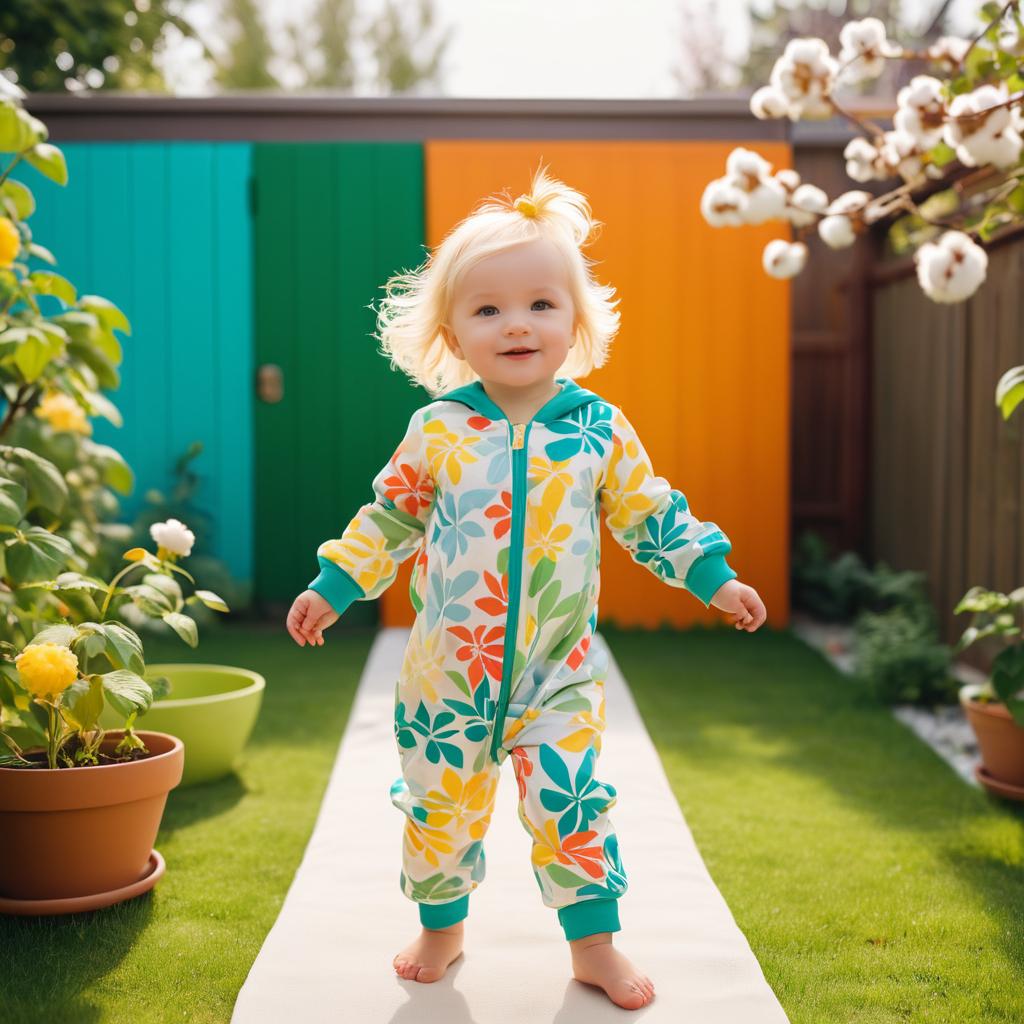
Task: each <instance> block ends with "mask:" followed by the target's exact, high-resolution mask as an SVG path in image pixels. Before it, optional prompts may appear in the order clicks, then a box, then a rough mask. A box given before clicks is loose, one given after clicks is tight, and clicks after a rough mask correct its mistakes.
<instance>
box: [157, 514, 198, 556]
mask: <svg viewBox="0 0 1024 1024" xmlns="http://www.w3.org/2000/svg"><path fill="white" fill-rule="evenodd" d="M149 535H150V536H151V537H152V538H153V540H155V541H156V542H157V544H159V545H160V547H162V548H163V549H164V550H165V551H169V552H171V553H172V554H175V555H180V556H181V557H183V558H184V557H187V556H188V555H189V554H190V553H191V552H192V545H193V544H194V543H195V540H196V535H195V534H194V533H193V532H192V531H191V530H190V529H189V528H188V527H187V526H186V525H185V524H184V523H183V522H181V520H180V519H168V520H167V521H166V522H164V523H153V525H152V526H151V527H150V528H149Z"/></svg>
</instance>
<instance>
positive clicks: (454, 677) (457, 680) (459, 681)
mask: <svg viewBox="0 0 1024 1024" xmlns="http://www.w3.org/2000/svg"><path fill="white" fill-rule="evenodd" d="M445 675H446V676H447V677H448V678H449V679H450V680H451V681H452V682H453V683H454V684H455V685H456V686H457V687H458V688H459V689H460V690H461V691H462V692H463V693H464V694H465V695H466V696H467V697H468V698H469V699H470V700H472V699H473V690H472V688H471V687H470V685H469V683H468V682H467V681H466V677H465V676H464V675H463V674H462V673H461V672H455V671H454V670H452V669H448V670H447V671H446V672H445Z"/></svg>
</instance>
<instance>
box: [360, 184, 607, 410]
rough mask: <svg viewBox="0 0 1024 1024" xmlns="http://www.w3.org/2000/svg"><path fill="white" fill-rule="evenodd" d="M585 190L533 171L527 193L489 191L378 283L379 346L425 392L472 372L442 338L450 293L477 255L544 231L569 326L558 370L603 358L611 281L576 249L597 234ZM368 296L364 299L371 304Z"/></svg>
mask: <svg viewBox="0 0 1024 1024" xmlns="http://www.w3.org/2000/svg"><path fill="white" fill-rule="evenodd" d="M601 226H602V225H601V222H600V221H597V220H594V218H593V216H592V214H591V209H590V203H589V202H588V201H587V198H586V197H585V196H584V195H583V194H582V193H580V192H577V191H576V190H575V189H573V188H570V187H569V186H568V185H566V184H564V183H563V182H561V181H558V180H557V179H555V178H552V177H550V176H549V175H548V174H547V167H546V166H545V167H540V168H538V170H537V171H536V172H535V173H534V176H533V182H532V184H531V188H530V192H529V194H528V195H522V196H518V197H517V198H515V199H513V198H512V196H511V194H510V193H509V192H508V190H507V189H506V190H504V191H503V192H501V193H499V194H497V195H493V196H489V197H488V198H487V199H484V200H482V201H481V202H480V203H478V204H477V206H476V208H475V209H474V210H473V212H472V213H470V215H469V216H468V217H466V218H465V219H464V220H462V221H460V222H459V223H458V224H456V225H455V227H453V228H452V229H451V230H450V231H449V232H448V234H447V235H446V236H445V237H444V239H443V241H442V242H441V244H440V245H438V246H437V247H436V248H435V249H434V251H433V252H432V253H430V254H429V255H428V257H427V259H426V261H425V262H424V263H423V264H421V265H420V266H419V267H417V268H416V269H415V270H412V271H403V272H402V273H399V274H395V275H393V276H392V277H391V278H390V279H389V280H388V282H387V284H385V285H384V291H385V297H384V298H383V299H382V300H381V303H380V308H379V309H378V310H376V311H375V312H376V314H377V332H376V334H375V335H374V336H375V337H376V338H377V339H378V340H379V342H380V351H381V353H382V354H383V355H385V356H388V357H389V358H390V360H391V365H392V367H393V368H395V369H398V370H401V371H402V372H403V373H405V374H407V375H408V376H409V377H410V378H411V379H412V380H413V382H414V383H416V384H419V385H420V386H421V387H423V388H425V389H426V390H427V391H428V392H429V394H430V395H431V397H432V398H437V397H438V396H439V395H441V394H444V392H446V391H450V390H452V389H453V388H457V387H460V386H461V385H463V384H470V383H472V382H473V381H474V380H476V379H477V375H476V374H475V373H474V372H473V370H472V369H471V367H470V366H469V364H468V363H467V362H466V361H465V360H462V359H459V358H458V357H457V356H455V354H454V353H453V352H452V351H451V350H450V349H449V348H448V346H447V345H446V344H445V341H444V337H443V335H442V333H441V325H442V324H447V323H449V320H448V317H449V315H450V310H451V304H452V298H453V296H454V294H455V290H456V287H457V285H458V282H459V280H460V279H461V278H462V276H463V275H464V274H465V273H466V271H467V270H469V268H470V267H472V266H473V265H474V264H476V263H478V262H479V261H480V260H482V259H485V258H486V257H488V256H492V255H494V254H496V253H499V252H503V251H504V250H506V249H509V248H511V247H512V246H515V245H520V244H522V243H523V242H528V241H532V240H533V239H536V238H547V239H549V240H550V241H552V242H553V243H554V244H555V245H556V246H557V247H558V249H559V251H560V252H561V253H562V255H563V257H564V259H565V263H566V269H567V272H568V279H569V291H570V294H571V295H572V301H573V306H574V309H575V315H576V321H577V328H576V337H575V344H574V345H573V346H572V348H570V349H569V354H568V356H567V357H566V360H565V362H564V363H563V364H562V366H561V367H560V368H559V370H558V374H557V375H558V376H560V377H573V378H575V377H584V376H586V375H587V374H588V373H589V372H590V371H591V370H593V369H596V368H597V367H600V366H603V365H604V364H605V362H606V361H607V359H608V354H609V353H608V350H609V347H610V345H611V342H612V339H613V338H614V337H615V335H616V333H617V332H618V328H619V312H618V310H617V309H615V306H617V305H618V302H619V300H618V299H614V300H613V298H612V297H613V296H614V294H615V289H614V288H612V287H610V286H607V285H600V284H598V283H597V282H596V281H595V280H594V277H593V273H592V268H593V265H594V263H593V261H592V260H590V259H589V258H588V257H587V256H585V255H584V254H583V252H582V249H583V247H584V246H586V245H588V244H589V243H590V242H591V241H593V240H594V239H595V238H596V237H597V236H598V234H599V229H600V227H601ZM370 308H373V307H372V304H371V307H370Z"/></svg>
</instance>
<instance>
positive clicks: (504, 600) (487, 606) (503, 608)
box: [473, 569, 508, 619]
mask: <svg viewBox="0 0 1024 1024" xmlns="http://www.w3.org/2000/svg"><path fill="white" fill-rule="evenodd" d="M484 582H485V583H486V584H487V589H488V590H489V591H490V592H491V593H492V594H493V595H494V596H493V597H480V598H477V600H476V601H474V602H473V603H474V604H475V605H476V606H477V608H479V609H480V610H481V611H484V612H487V614H488V615H497V616H499V617H500V618H502V619H504V617H505V615H506V613H507V612H508V574H507V573H503V574H502V575H501V576H500V577H498V576H496V575H495V574H494V573H493V572H488V571H487V570H486V569H484Z"/></svg>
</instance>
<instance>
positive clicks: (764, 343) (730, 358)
mask: <svg viewBox="0 0 1024 1024" xmlns="http://www.w3.org/2000/svg"><path fill="white" fill-rule="evenodd" d="M740 145H744V143H743V142H741V141H736V140H726V141H703V140H702V141H688V140H681V141H677V140H666V141H645V140H639V141H634V140H628V141H617V140H610V141H603V140H584V141H575V140H572V141H558V140H555V141H551V140H538V141H531V140H514V141H492V140H484V141H480V140H466V141H462V140H437V141H428V142H427V143H426V144H425V147H424V150H425V159H424V173H425V175H426V187H425V202H426V231H427V239H426V241H427V245H428V246H429V247H430V248H431V249H433V248H434V247H435V246H437V245H438V244H439V243H440V242H441V240H442V239H443V237H444V235H445V234H446V233H447V232H448V231H449V230H450V229H451V227H452V226H453V225H454V224H456V223H457V222H458V221H459V220H461V219H462V218H463V217H465V216H466V215H467V214H469V213H470V212H471V211H472V209H473V208H474V206H475V205H476V204H477V202H478V201H479V200H480V199H482V198H484V197H486V196H488V195H493V194H497V193H499V192H502V191H503V190H505V189H507V190H508V191H509V192H510V193H511V194H512V196H513V197H515V196H517V195H519V194H520V193H523V192H527V191H528V190H529V185H530V181H531V177H532V173H533V171H534V170H535V169H536V168H537V166H538V165H539V164H542V163H543V164H546V165H547V167H548V171H549V173H550V174H552V175H553V176H554V177H556V178H559V179H561V180H562V181H564V182H566V183H567V184H569V185H571V186H572V187H573V188H576V189H579V190H580V191H581V192H582V193H583V194H584V195H586V196H587V197H588V199H589V201H590V204H591V208H592V212H593V215H594V216H595V217H596V218H597V219H598V220H599V221H601V222H602V226H601V228H600V229H599V232H598V234H597V237H596V240H594V241H593V242H592V243H591V244H590V246H588V248H587V249H586V250H585V252H586V254H587V255H588V256H589V257H590V258H591V259H592V260H596V261H597V263H596V266H595V267H594V274H595V276H596V278H597V280H598V281H599V282H600V283H602V284H610V285H613V286H614V287H615V289H616V295H617V296H618V297H619V299H620V302H619V305H618V307H617V308H618V309H619V311H620V313H621V325H620V329H619V333H618V335H617V336H616V338H615V340H614V341H613V342H612V346H611V354H610V357H609V360H608V362H607V363H606V364H605V366H603V367H602V368H601V369H599V370H595V371H594V372H592V373H591V374H590V375H589V376H587V377H584V378H579V379H578V383H579V384H580V385H581V386H582V387H586V388H588V389H590V390H592V391H594V392H596V393H597V394H599V395H601V396H602V397H604V398H607V399H608V400H609V401H611V402H614V403H615V404H616V405H618V406H620V407H621V408H622V410H623V412H625V414H626V416H627V417H628V418H629V419H630V421H631V422H632V423H633V425H634V426H635V427H636V430H637V432H638V434H639V436H640V438H641V440H642V441H643V443H644V446H645V447H646V449H647V452H648V454H649V455H650V457H651V462H652V464H653V466H654V470H655V472H656V473H657V474H658V475H659V476H663V477H665V478H666V479H667V480H668V481H669V483H670V484H671V485H672V486H673V487H675V488H677V489H678V490H680V491H682V492H683V493H684V494H685V495H686V498H687V501H688V502H689V505H690V510H691V512H693V514H694V515H696V516H697V517H699V518H700V519H702V520H705V521H708V520H710V521H712V522H714V523H717V524H718V526H719V527H720V528H721V529H722V530H723V531H724V532H725V534H726V535H727V536H728V537H729V539H730V540H731V541H732V548H733V549H732V552H731V553H730V554H729V555H728V556H727V558H728V561H729V564H730V565H732V567H733V568H734V569H735V570H736V572H737V573H738V575H739V579H740V581H741V582H744V583H748V584H749V585H750V586H752V587H754V588H755V589H756V590H757V591H758V593H759V594H760V595H761V598H762V600H763V601H764V603H765V606H766V608H767V610H768V625H770V626H773V627H776V628H783V627H785V626H786V625H788V622H789V519H790V517H789V511H790V508H789V502H790V491H789V481H790V472H789V450H790V446H789V422H790V415H789V410H790V345H789V338H790V324H789V301H790V298H789V297H790V289H789V284H788V282H785V281H779V280H776V279H774V278H771V277H769V276H768V275H767V274H766V273H765V272H764V270H763V269H762V265H761V253H762V250H763V249H764V246H765V245H766V244H767V243H768V242H769V241H770V240H771V239H773V238H787V239H788V238H789V237H790V232H789V228H788V226H787V225H785V224H783V223H781V222H780V221H777V220H776V221H769V222H767V223H765V224H760V225H747V226H744V227H740V228H712V227H711V226H710V225H708V224H707V222H706V221H705V220H704V218H703V217H702V216H701V213H700V197H701V194H702V192H703V190H704V187H705V185H706V184H707V182H709V181H710V180H711V179H712V178H717V177H720V176H722V175H723V174H724V173H725V160H726V157H727V156H728V154H729V153H730V152H731V151H732V150H733V149H734V148H735V147H737V146H740ZM749 145H750V148H756V149H757V152H759V153H760V154H761V155H762V156H764V157H765V158H766V159H767V160H768V161H770V162H771V163H772V164H773V165H774V169H775V170H779V169H781V168H783V167H791V166H792V162H791V150H790V147H789V145H787V144H786V143H782V142H768V141H764V140H758V141H757V142H756V143H750V144H749ZM412 561H413V560H412V559H409V560H408V561H407V562H406V563H405V564H403V566H402V570H401V572H400V574H399V578H398V580H396V582H395V584H393V585H392V586H391V587H390V588H389V589H388V590H387V591H386V592H385V593H384V595H383V596H382V598H381V622H382V624H383V625H386V626H391V625H410V624H411V622H412V609H411V607H410V605H409V598H408V586H409V573H410V570H411V563H412ZM598 614H599V617H600V621H610V622H614V623H616V624H618V625H621V626H633V627H642V628H657V627H658V626H661V625H668V626H673V627H686V626H689V625H693V624H695V623H704V624H709V625H710V624H712V623H715V622H720V621H722V620H723V619H724V613H722V612H720V611H719V610H717V609H715V608H708V609H705V608H704V606H703V605H702V604H701V603H700V601H698V600H697V598H696V597H694V596H693V595H692V594H690V593H689V592H688V591H685V590H682V589H677V588H674V587H669V586H667V585H666V584H664V583H663V582H661V581H660V580H659V579H657V577H655V576H654V575H653V574H652V573H651V572H650V571H649V570H648V569H646V568H645V567H643V566H641V565H638V564H637V563H635V562H634V561H633V560H632V559H631V558H630V557H629V555H628V554H627V553H626V552H625V551H624V550H623V549H622V548H621V547H619V545H618V544H617V543H616V542H615V540H614V538H613V537H612V535H611V533H610V532H609V531H608V529H607V527H605V526H602V530H601V596H600V602H599V612H598Z"/></svg>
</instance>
